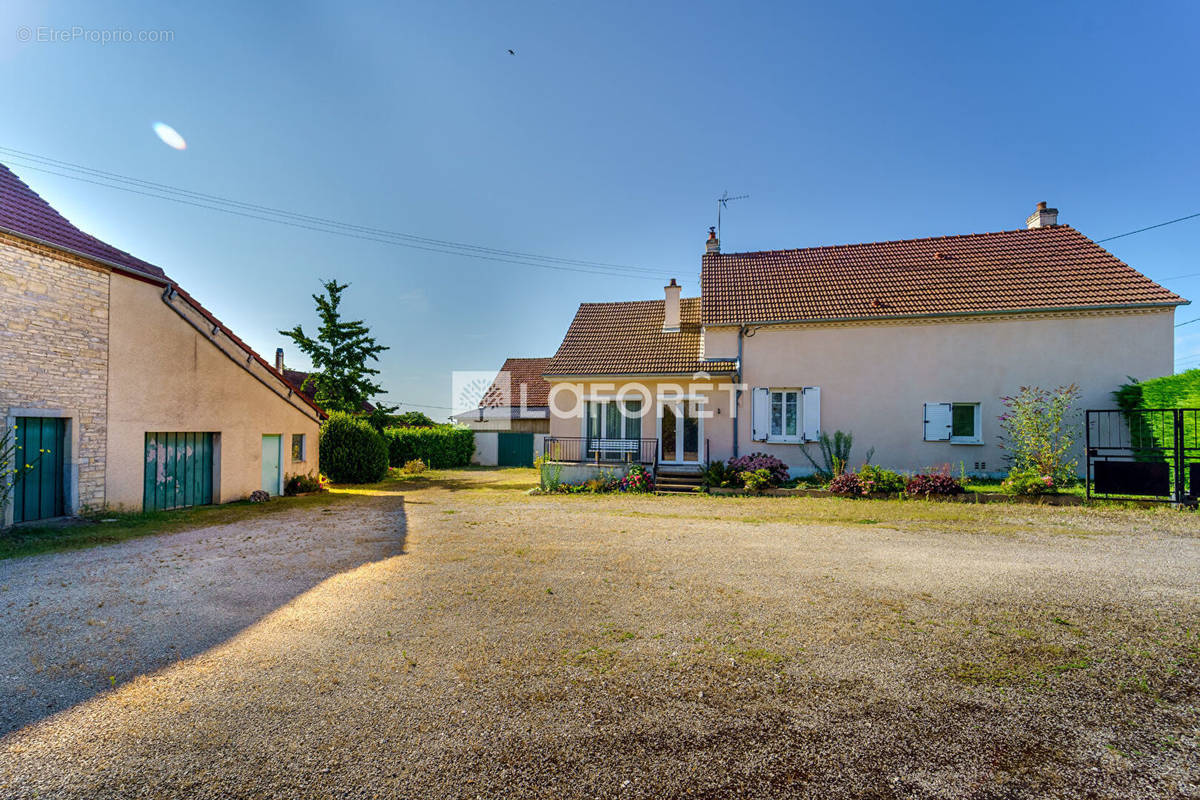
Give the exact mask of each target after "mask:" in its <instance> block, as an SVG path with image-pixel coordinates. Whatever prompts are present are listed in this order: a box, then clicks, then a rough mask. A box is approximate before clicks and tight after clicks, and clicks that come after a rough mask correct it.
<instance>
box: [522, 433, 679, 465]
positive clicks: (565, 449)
mask: <svg viewBox="0 0 1200 800" xmlns="http://www.w3.org/2000/svg"><path fill="white" fill-rule="evenodd" d="M542 455H543V456H544V457H545V459H546V460H547V461H558V462H562V463H568V464H587V463H592V464H651V465H653V464H656V463H657V462H658V439H598V438H591V439H589V438H584V437H578V436H575V437H573V436H547V437H546V440H545V444H544V445H543V447H542Z"/></svg>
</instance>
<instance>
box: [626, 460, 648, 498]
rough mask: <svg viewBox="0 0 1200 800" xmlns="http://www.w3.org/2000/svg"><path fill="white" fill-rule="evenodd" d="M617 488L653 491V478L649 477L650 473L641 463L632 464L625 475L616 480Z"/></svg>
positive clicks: (628, 490)
mask: <svg viewBox="0 0 1200 800" xmlns="http://www.w3.org/2000/svg"><path fill="white" fill-rule="evenodd" d="M617 488H618V489H620V490H621V491H622V492H632V493H633V494H645V493H647V492H653V491H654V479H653V478H652V477H650V473H649V471H647V469H646V468H645V467H643V466H642V465H641V464H634V465H633V466H632V467H630V468H629V471H628V472H626V473H625V477H623V478H621V480H620V481H618V483H617Z"/></svg>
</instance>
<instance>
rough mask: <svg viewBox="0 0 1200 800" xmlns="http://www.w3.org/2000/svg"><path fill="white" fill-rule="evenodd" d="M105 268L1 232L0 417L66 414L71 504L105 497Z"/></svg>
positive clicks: (95, 504)
mask: <svg viewBox="0 0 1200 800" xmlns="http://www.w3.org/2000/svg"><path fill="white" fill-rule="evenodd" d="M108 313H109V272H108V271H107V270H104V269H101V268H98V267H94V266H92V265H89V264H88V263H87V262H85V261H83V260H82V259H74V258H72V257H71V256H68V255H65V254H61V253H57V252H55V251H53V250H50V249H48V248H44V247H41V246H39V245H35V244H31V243H26V242H24V241H23V240H20V239H17V238H15V237H11V236H8V235H4V234H0V419H4V420H7V419H9V417H12V416H15V415H16V414H15V413H14V412H15V410H16V409H21V408H29V409H46V410H48V411H62V412H65V413H66V414H67V415H69V416H71V420H70V422H69V423H68V439H69V440H70V442H71V443H72V446H73V447H74V452H71V453H69V456H70V461H71V465H72V466H71V477H72V478H74V481H72V483H74V486H69V487H68V490H67V498H68V503H69V504H71V501H72V499H74V500H75V501H76V502H75V503H74V504H73V505H74V508H75V509H76V510H86V509H89V508H93V509H94V508H101V507H103V506H104V504H105V474H104V473H105V448H106V437H107V382H108Z"/></svg>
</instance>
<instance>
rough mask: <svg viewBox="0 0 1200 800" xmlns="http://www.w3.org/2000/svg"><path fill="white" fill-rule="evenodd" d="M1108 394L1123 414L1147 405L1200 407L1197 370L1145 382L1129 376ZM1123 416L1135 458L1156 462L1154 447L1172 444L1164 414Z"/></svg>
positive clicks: (1156, 455) (1159, 455) (1159, 453)
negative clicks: (1127, 424)
mask: <svg viewBox="0 0 1200 800" xmlns="http://www.w3.org/2000/svg"><path fill="white" fill-rule="evenodd" d="M1112 394H1113V400H1115V401H1116V403H1117V408H1119V409H1121V410H1122V411H1124V412H1126V413H1127V414H1128V412H1131V411H1138V410H1142V409H1147V408H1200V369H1190V370H1188V371H1187V372H1181V373H1179V374H1178V375H1166V376H1164V377H1162V378H1151V379H1150V380H1148V381H1138V380H1134V379H1133V378H1130V379H1129V383H1126V384H1124V385H1123V386H1121V388H1119V389H1117V390H1116V391H1115V392H1113V393H1112ZM1127 419H1128V420H1129V428H1130V431H1129V433H1130V439H1131V441H1132V444H1133V449H1134V457H1135V458H1136V459H1137V460H1139V461H1143V460H1146V461H1160V460H1162V454H1161V451H1160V450H1159V449H1158V448H1165V449H1167V450H1170V449H1171V448H1173V447H1174V446H1175V440H1174V438H1173V436H1172V435H1171V432H1172V428H1171V425H1170V424H1169V423H1168V418H1167V417H1166V416H1164V415H1160V414H1154V415H1144V416H1138V417H1136V418H1135V417H1132V416H1130V417H1127ZM1189 421H1190V420H1189ZM1189 460H1190V459H1189Z"/></svg>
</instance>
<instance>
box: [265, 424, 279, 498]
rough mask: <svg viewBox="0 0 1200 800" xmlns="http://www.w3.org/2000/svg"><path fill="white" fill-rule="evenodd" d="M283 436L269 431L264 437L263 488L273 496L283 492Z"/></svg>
mask: <svg viewBox="0 0 1200 800" xmlns="http://www.w3.org/2000/svg"><path fill="white" fill-rule="evenodd" d="M282 466H283V437H282V436H281V435H280V434H278V433H268V434H265V435H264V436H263V437H262V490H263V491H264V492H266V493H267V494H269V495H271V496H272V497H275V496H278V495H280V494H283V473H282V472H280V468H281V467H282Z"/></svg>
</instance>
